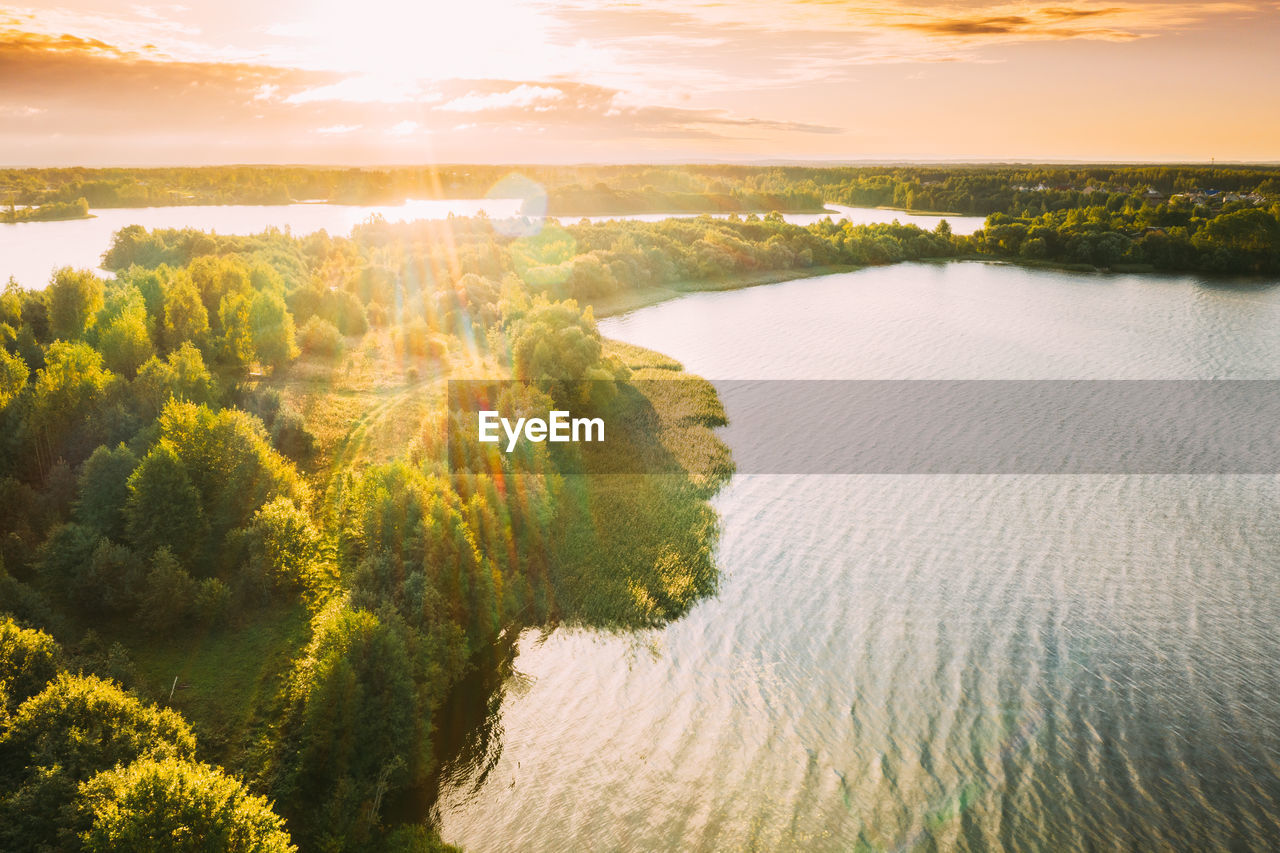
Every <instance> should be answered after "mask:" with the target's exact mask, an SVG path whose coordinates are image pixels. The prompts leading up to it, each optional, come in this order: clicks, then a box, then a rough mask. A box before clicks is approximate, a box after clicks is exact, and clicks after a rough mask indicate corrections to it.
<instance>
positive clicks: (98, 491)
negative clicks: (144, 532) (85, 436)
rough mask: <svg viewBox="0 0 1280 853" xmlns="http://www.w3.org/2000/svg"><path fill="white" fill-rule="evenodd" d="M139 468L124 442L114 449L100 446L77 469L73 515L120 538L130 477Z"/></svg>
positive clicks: (122, 532) (112, 536)
mask: <svg viewBox="0 0 1280 853" xmlns="http://www.w3.org/2000/svg"><path fill="white" fill-rule="evenodd" d="M137 467H138V457H137V456H135V455H134V454H133V451H131V450H130V449H129V448H127V447H125V446H124V445H123V444H120V445H118V446H117V447H116V448H115V449H114V450H113V449H111V448H108V447H106V446H100V447H98V449H97V450H95V451H93V454H92V455H91V456H90V457H89V459H88V460H87V461H86V462H85V463H84V468H83V469H82V470H81V471H80V495H79V497H78V498H77V499H76V517H77V518H79V519H80V521H81V522H82V523H83V524H85V525H87V526H89V527H92V528H94V529H95V530H98V531H100V532H101V533H103V534H104V535H106V536H110V537H111V538H113V539H120V538H122V537H123V534H124V530H125V517H124V508H125V504H126V503H127V502H128V499H129V476H130V475H131V474H133V470H134V469H135V468H137Z"/></svg>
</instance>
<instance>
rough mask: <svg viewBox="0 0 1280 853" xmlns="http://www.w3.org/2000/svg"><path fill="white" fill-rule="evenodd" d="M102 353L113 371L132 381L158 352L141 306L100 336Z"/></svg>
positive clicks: (126, 313) (109, 323) (123, 315)
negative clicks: (152, 342)
mask: <svg viewBox="0 0 1280 853" xmlns="http://www.w3.org/2000/svg"><path fill="white" fill-rule="evenodd" d="M98 350H99V351H100V352H101V353H102V358H103V360H104V361H105V362H106V364H107V367H108V368H109V369H111V370H113V371H115V372H116V373H120V374H123V375H124V376H127V377H129V378H130V379H132V378H133V376H134V375H135V374H136V373H137V372H138V368H139V367H141V366H142V365H143V363H144V362H146V360H147V359H149V358H151V357H152V355H153V354H154V352H155V348H154V347H153V346H152V345H151V335H150V334H148V332H147V315H146V310H145V309H144V308H143V307H142V306H141V305H139V306H138V307H137V308H136V309H134V310H129V311H126V312H125V313H123V314H121V315H120V316H118V317H116V318H114V319H112V320H110V321H109V322H108V323H107V324H106V326H105V327H104V328H103V329H102V332H101V334H100V335H99V336H98Z"/></svg>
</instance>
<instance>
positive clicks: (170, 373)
mask: <svg viewBox="0 0 1280 853" xmlns="http://www.w3.org/2000/svg"><path fill="white" fill-rule="evenodd" d="M133 390H134V395H135V396H136V397H137V399H138V404H139V406H140V408H141V410H142V412H143V414H145V415H146V416H147V417H149V418H154V417H156V416H157V415H159V414H160V412H161V411H162V410H163V409H164V406H165V404H166V403H168V402H169V401H170V400H173V399H176V400H183V401H186V402H190V403H205V404H208V403H212V402H213V400H214V394H215V388H214V381H213V376H212V375H211V374H210V373H209V370H208V368H207V367H205V363H204V358H203V356H201V355H200V350H198V349H196V348H195V347H194V346H192V345H191V344H190V343H184V344H182V346H180V347H178V348H177V349H176V350H174V351H173V352H171V353H169V355H168V356H166V357H165V358H164V359H159V358H155V357H152V358H151V359H149V360H148V361H147V363H146V364H144V365H143V366H142V368H141V369H140V370H139V371H138V376H137V378H136V379H135V380H134V382H133Z"/></svg>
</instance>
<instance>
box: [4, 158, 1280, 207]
mask: <svg viewBox="0 0 1280 853" xmlns="http://www.w3.org/2000/svg"><path fill="white" fill-rule="evenodd" d="M513 173H514V174H517V175H519V176H521V183H522V184H523V185H529V184H531V185H536V186H537V187H539V188H541V191H542V192H545V194H546V196H547V205H548V212H549V213H551V214H552V215H555V216H561V217H566V216H594V215H609V214H626V213H716V212H724V213H728V212H739V213H750V212H756V213H768V212H769V211H773V210H777V211H781V212H784V213H785V212H809V211H817V210H821V207H822V204H823V203H834V204H847V205H853V206H860V207H892V208H901V209H902V210H910V211H922V212H942V213H952V214H964V215H977V216H988V215H990V214H992V213H1004V214H1006V215H1010V216H1022V215H1025V214H1027V213H1032V214H1035V215H1039V214H1040V213H1045V212H1054V211H1061V210H1066V209H1072V208H1081V207H1089V206H1093V205H1096V204H1099V203H1102V204H1106V203H1107V199H1108V197H1109V196H1111V195H1116V194H1118V195H1125V196H1128V195H1131V194H1143V195H1146V194H1148V193H1153V194H1155V196H1158V197H1160V198H1164V199H1168V198H1170V197H1171V196H1176V195H1179V194H1186V195H1188V196H1189V197H1195V198H1199V199H1201V200H1203V201H1204V202H1206V203H1210V204H1214V205H1218V204H1221V203H1222V202H1223V201H1224V200H1229V199H1227V198H1226V197H1227V196H1247V197H1249V200H1250V201H1252V202H1262V201H1271V202H1274V201H1275V200H1276V199H1277V197H1280V167H1274V166H1232V165H1223V166H1203V165H1198V166H1197V165H1186V166H1177V165H1152V166H1121V165H1116V166H1103V165H1098V166H1085V165H1082V166H1046V165H1034V164H1029V165H1017V164H990V165H963V164H939V165H936V166H928V165H909V166H908V165H902V166H837V165H832V166H822V165H812V166H743V165H684V166H652V165H644V166H640V165H637V166H625V165H621V166H587V165H583V166H537V165H528V166H520V165H515V166H487V165H441V166H433V167H385V168H363V169H357V168H347V169H339V168H320V167H303V166H208V167H189V168H160V169H124V168H117V169H88V168H62V169H4V170H0V201H2V202H3V203H5V204H10V205H13V204H20V205H42V204H52V203H60V204H70V203H75V202H76V201H77V200H78V199H80V198H84V199H85V200H86V203H87V204H88V205H89V207H90V208H109V207H152V206H168V205H187V204H288V203H291V202H301V201H330V202H335V203H340V204H393V203H398V202H402V201H404V200H405V199H410V198H413V199H430V198H485V197H488V196H490V195H494V196H502V195H503V194H504V192H506V193H508V194H509V193H510V192H511V191H512V190H513V187H512V185H511V184H510V183H509V180H510V177H511V176H512V175H513ZM518 194H519V195H521V197H523V192H521V193H518Z"/></svg>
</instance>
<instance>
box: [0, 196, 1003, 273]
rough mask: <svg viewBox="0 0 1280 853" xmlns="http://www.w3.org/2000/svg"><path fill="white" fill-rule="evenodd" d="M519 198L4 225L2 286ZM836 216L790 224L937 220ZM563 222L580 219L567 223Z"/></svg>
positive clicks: (206, 210) (504, 209) (497, 205)
mask: <svg viewBox="0 0 1280 853" xmlns="http://www.w3.org/2000/svg"><path fill="white" fill-rule="evenodd" d="M521 204H522V200H521V199H511V198H485V199H443V200H417V201H407V202H405V203H404V204H398V205H345V204H329V203H324V202H316V203H304V204H286V205H192V206H187V207H138V208H103V209H96V210H94V211H93V213H94V216H93V218H92V219H73V220H66V221H62V222H20V223H14V224H2V223H0V284H2V283H3V282H5V281H7V280H8V279H9V277H10V276H13V277H14V278H16V279H17V281H18V283H19V284H21V285H23V286H25V287H30V288H43V287H44V286H45V285H46V284H48V282H49V276H50V274H51V273H52V272H53V270H55V269H57V268H59V267H64V266H72V267H76V268H86V269H97V268H98V267H99V265H100V264H101V263H102V255H103V253H104V252H106V251H107V248H108V247H109V246H110V245H111V237H112V235H113V234H115V233H116V232H117V231H119V230H120V229H121V228H124V227H125V226H128V225H141V226H143V227H144V228H148V229H154V228H197V229H199V230H201V231H216V232H218V233H219V234H257V233H259V232H261V231H264V230H265V229H267V228H281V229H285V228H287V229H289V230H291V231H292V232H293V233H294V234H298V235H302V234H309V233H312V232H315V231H320V230H322V229H323V230H325V231H328V232H329V233H330V234H335V235H337V234H349V233H350V232H351V229H352V227H353V226H355V225H358V224H359V223H361V222H364V221H365V220H367V219H368V218H369V217H371V216H381V217H383V218H385V219H386V220H387V221H388V222H408V221H412V220H415V219H444V218H445V217H447V216H449V215H450V214H453V215H455V216H475V215H477V214H478V213H480V212H482V211H483V212H485V213H487V214H488V215H489V216H491V217H493V218H495V219H503V218H507V217H511V216H514V215H515V214H516V213H518V212H519V210H520V205H521ZM829 207H830V210H831V212H830V213H824V214H815V213H797V214H791V213H789V214H785V217H784V218H785V219H786V220H787V221H788V222H793V223H795V224H798V225H808V224H811V223H813V222H817V221H819V220H820V219H823V218H824V217H826V216H831V217H832V218H834V219H849V220H850V221H852V222H855V223H859V224H865V223H870V222H892V221H894V220H895V219H896V220H898V221H900V222H903V223H912V224H916V225H919V226H920V227H921V228H928V229H932V228H934V227H935V226H936V225H937V223H938V221H939V219H941V218H942V217H937V216H923V215H917V214H909V213H902V212H900V211H895V210H884V209H881V208H858V207H843V206H840V205H830V206H829ZM590 218H591V219H592V220H593V221H603V220H606V219H635V220H641V221H645V222H656V221H659V220H662V219H667V218H669V217H668V216H667V215H663V214H638V215H635V216H614V217H590ZM564 221H565V222H570V221H577V220H575V219H573V218H571V217H565V218H564ZM948 221H949V222H950V224H951V227H952V230H953V231H954V232H955V233H957V234H972V233H973V232H974V231H976V230H977V229H979V228H981V227H982V224H983V218H982V217H980V216H957V217H948Z"/></svg>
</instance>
